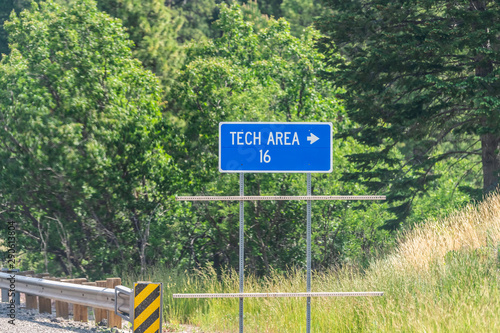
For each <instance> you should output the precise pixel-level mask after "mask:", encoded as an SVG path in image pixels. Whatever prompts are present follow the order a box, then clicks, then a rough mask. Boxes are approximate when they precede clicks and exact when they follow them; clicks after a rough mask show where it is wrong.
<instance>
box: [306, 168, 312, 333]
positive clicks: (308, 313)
mask: <svg viewBox="0 0 500 333" xmlns="http://www.w3.org/2000/svg"><path fill="white" fill-rule="evenodd" d="M307 196H311V174H310V173H308V174H307ZM306 229H307V231H306V234H307V235H306V237H307V262H306V265H307V273H306V274H307V277H306V279H307V282H306V284H307V286H306V288H307V292H308V293H310V292H311V261H312V259H311V200H307V226H306ZM306 332H307V333H310V332H311V297H308V298H307V309H306Z"/></svg>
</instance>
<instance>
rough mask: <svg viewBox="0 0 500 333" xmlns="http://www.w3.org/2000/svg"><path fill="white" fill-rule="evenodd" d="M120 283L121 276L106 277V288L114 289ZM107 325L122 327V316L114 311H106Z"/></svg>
mask: <svg viewBox="0 0 500 333" xmlns="http://www.w3.org/2000/svg"><path fill="white" fill-rule="evenodd" d="M121 284H122V279H121V278H107V279H106V288H112V289H115V287H116V286H119V285H121ZM108 327H118V328H120V329H121V328H122V318H121V317H120V316H118V315H116V314H115V313H113V312H111V311H109V312H108Z"/></svg>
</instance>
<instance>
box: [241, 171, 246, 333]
mask: <svg viewBox="0 0 500 333" xmlns="http://www.w3.org/2000/svg"><path fill="white" fill-rule="evenodd" d="M244 192H245V174H244V173H240V196H241V197H243V196H244V195H245V193H244ZM244 213H245V201H243V200H240V293H243V282H244V279H245V274H244V270H245V243H244V235H245V214H244ZM240 333H243V297H240Z"/></svg>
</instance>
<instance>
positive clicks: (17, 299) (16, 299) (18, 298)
mask: <svg viewBox="0 0 500 333" xmlns="http://www.w3.org/2000/svg"><path fill="white" fill-rule="evenodd" d="M2 272H4V273H9V274H13V273H15V274H16V275H20V274H19V269H11V270H9V269H7V268H2ZM2 302H5V303H8V302H10V299H9V289H8V288H7V289H2ZM14 302H15V304H16V305H18V306H19V305H21V293H19V292H16V293H15V296H14Z"/></svg>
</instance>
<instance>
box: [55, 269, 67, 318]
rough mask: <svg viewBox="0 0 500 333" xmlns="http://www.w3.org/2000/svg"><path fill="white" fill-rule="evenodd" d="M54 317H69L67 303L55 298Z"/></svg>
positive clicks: (64, 280) (63, 280) (65, 280)
mask: <svg viewBox="0 0 500 333" xmlns="http://www.w3.org/2000/svg"><path fill="white" fill-rule="evenodd" d="M61 282H68V279H62V280H61ZM56 317H60V318H64V319H69V304H68V303H66V302H63V301H57V300H56Z"/></svg>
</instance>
